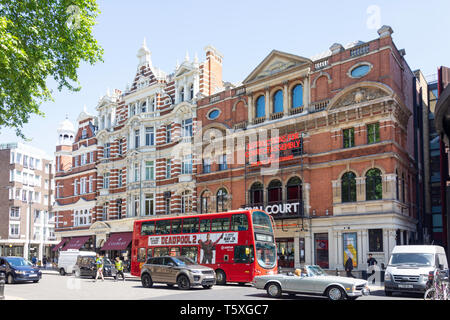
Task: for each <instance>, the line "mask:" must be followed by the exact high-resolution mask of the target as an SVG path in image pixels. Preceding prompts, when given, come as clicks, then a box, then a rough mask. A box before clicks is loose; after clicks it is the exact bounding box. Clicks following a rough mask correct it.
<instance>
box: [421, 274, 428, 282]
mask: <svg viewBox="0 0 450 320" xmlns="http://www.w3.org/2000/svg"><path fill="white" fill-rule="evenodd" d="M420 281H421V282H427V281H428V275H427V274H421V275H420Z"/></svg>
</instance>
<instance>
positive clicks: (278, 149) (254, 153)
mask: <svg viewBox="0 0 450 320" xmlns="http://www.w3.org/2000/svg"><path fill="white" fill-rule="evenodd" d="M301 147H302V138H301V135H300V133H298V132H296V133H290V134H286V135H283V136H280V137H275V138H271V139H267V140H262V141H255V142H250V143H249V144H247V151H246V152H245V156H246V158H247V159H248V158H250V159H254V160H255V161H253V162H252V163H251V165H252V166H256V165H261V164H268V163H272V162H281V161H286V160H290V159H292V158H294V155H293V154H290V155H286V156H280V154H282V153H283V152H284V151H288V150H295V149H298V150H300V148H301ZM258 157H259V158H263V159H264V160H261V161H256V159H258Z"/></svg>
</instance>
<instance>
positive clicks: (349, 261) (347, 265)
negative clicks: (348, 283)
mask: <svg viewBox="0 0 450 320" xmlns="http://www.w3.org/2000/svg"><path fill="white" fill-rule="evenodd" d="M352 270H353V260H352V258H351V257H350V256H349V257H348V259H347V261H346V262H345V271H346V272H347V277H350V278H355V276H354V275H353V274H352Z"/></svg>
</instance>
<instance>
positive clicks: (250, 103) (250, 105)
mask: <svg viewBox="0 0 450 320" xmlns="http://www.w3.org/2000/svg"><path fill="white" fill-rule="evenodd" d="M254 109H255V107H254V106H253V95H252V94H251V93H249V94H248V102H247V114H248V124H251V123H252V122H253V112H254Z"/></svg>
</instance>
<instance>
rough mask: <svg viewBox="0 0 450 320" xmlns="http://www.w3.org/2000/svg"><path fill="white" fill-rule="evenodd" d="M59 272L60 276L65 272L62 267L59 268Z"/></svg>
mask: <svg viewBox="0 0 450 320" xmlns="http://www.w3.org/2000/svg"><path fill="white" fill-rule="evenodd" d="M59 274H60V275H62V276H65V275H66V272H65V271H64V268H61V269H59Z"/></svg>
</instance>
